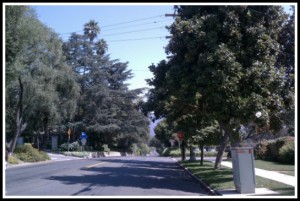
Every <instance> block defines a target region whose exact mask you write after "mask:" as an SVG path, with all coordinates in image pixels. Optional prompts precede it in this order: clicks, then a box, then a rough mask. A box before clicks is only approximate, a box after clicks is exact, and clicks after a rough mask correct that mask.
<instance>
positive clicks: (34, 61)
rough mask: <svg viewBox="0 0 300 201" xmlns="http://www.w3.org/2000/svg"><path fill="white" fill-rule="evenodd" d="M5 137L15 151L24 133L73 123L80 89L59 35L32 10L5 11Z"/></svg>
mask: <svg viewBox="0 0 300 201" xmlns="http://www.w3.org/2000/svg"><path fill="white" fill-rule="evenodd" d="M5 17H6V30H5V31H6V33H5V34H6V41H5V42H6V50H7V51H6V58H7V60H6V66H5V69H6V77H7V79H6V83H5V84H6V86H5V89H6V91H5V92H6V105H5V107H6V117H7V118H6V128H7V130H6V134H7V136H6V137H7V138H6V139H7V141H9V142H10V149H11V150H13V149H14V147H15V144H16V140H17V138H18V137H20V135H21V134H22V133H23V131H24V130H25V129H28V130H30V131H32V130H33V131H43V132H45V135H43V136H44V138H43V139H42V146H43V147H44V148H45V147H46V145H47V139H48V136H49V126H52V125H55V124H60V123H61V122H62V121H66V120H68V119H69V118H72V116H73V114H74V110H75V107H76V96H77V95H78V87H77V84H76V82H75V79H74V77H73V73H72V72H71V71H70V69H69V68H68V66H66V64H65V61H64V58H63V55H62V43H61V41H60V39H59V38H58V36H57V34H56V33H54V32H53V31H52V30H51V29H50V28H48V27H46V26H45V25H44V24H42V23H41V22H40V21H39V20H38V19H37V16H36V14H35V12H34V10H33V9H32V8H30V7H28V6H6V16H5Z"/></svg>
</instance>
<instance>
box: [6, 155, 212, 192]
mask: <svg viewBox="0 0 300 201" xmlns="http://www.w3.org/2000/svg"><path fill="white" fill-rule="evenodd" d="M5 176H6V177H5V179H6V181H5V184H6V196H203V195H204V196H207V195H208V193H207V192H206V191H205V190H204V189H202V187H201V185H200V184H199V182H198V181H197V180H195V179H194V178H192V177H191V176H190V175H189V174H188V173H186V172H185V171H184V170H183V169H182V168H181V167H179V166H178V164H176V162H175V161H174V160H172V159H171V158H165V157H111V158H99V159H81V160H67V161H50V162H44V163H39V164H30V165H25V166H24V165H23V166H16V167H10V168H8V169H7V170H6V175H5Z"/></svg>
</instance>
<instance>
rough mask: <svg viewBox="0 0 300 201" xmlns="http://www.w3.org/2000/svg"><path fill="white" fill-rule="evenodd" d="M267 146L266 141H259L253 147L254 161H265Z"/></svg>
mask: <svg viewBox="0 0 300 201" xmlns="http://www.w3.org/2000/svg"><path fill="white" fill-rule="evenodd" d="M267 146H268V141H266V140H264V141H261V142H260V143H258V144H257V145H256V146H255V149H254V156H255V159H256V160H265V158H266V153H267V150H268V148H267Z"/></svg>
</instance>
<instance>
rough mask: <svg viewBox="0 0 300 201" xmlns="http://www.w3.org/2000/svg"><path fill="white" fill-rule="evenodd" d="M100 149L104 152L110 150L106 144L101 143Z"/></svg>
mask: <svg viewBox="0 0 300 201" xmlns="http://www.w3.org/2000/svg"><path fill="white" fill-rule="evenodd" d="M102 150H103V151H105V152H110V148H108V145H107V144H104V145H102Z"/></svg>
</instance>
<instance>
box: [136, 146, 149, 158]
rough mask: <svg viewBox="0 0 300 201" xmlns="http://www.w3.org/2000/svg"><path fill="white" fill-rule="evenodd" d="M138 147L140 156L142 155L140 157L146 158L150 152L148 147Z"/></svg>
mask: <svg viewBox="0 0 300 201" xmlns="http://www.w3.org/2000/svg"><path fill="white" fill-rule="evenodd" d="M138 147H139V150H140V155H142V156H146V155H147V154H149V153H150V151H151V150H150V148H149V147H148V145H146V144H144V143H142V144H139V145H138Z"/></svg>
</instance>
